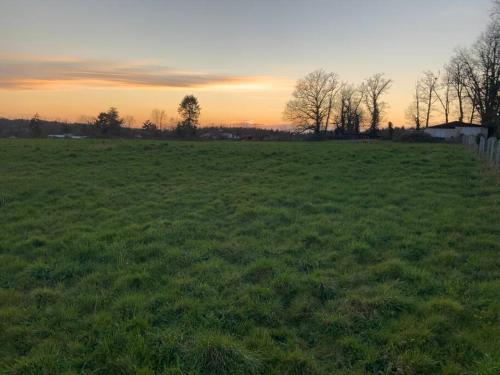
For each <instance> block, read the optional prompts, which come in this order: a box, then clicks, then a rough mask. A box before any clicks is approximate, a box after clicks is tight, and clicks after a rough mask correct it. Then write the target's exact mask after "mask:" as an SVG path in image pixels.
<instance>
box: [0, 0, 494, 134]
mask: <svg viewBox="0 0 500 375" xmlns="http://www.w3.org/2000/svg"><path fill="white" fill-rule="evenodd" d="M490 7H491V2H490V0H421V1H414V0H351V1H348V0H329V1H327V0H314V1H313V0H309V1H305V0H304V1H295V0H288V1H281V0H274V1H270V0H268V1H251V0H249V1H237V0H225V1H222V0H206V1H201V0H199V1H192V0H191V1H188V0H184V1H167V0H165V1H160V0H157V1H153V0H149V1H148V0H142V1H138V0H137V1H130V0H121V1H118V0H117V1H112V0H85V1H83V0H82V1H77V0H66V1H63V0H60V1H48V0H32V1H25V0H0V35H1V37H0V116H2V117H9V118H18V117H30V116H32V115H33V114H34V113H35V112H39V113H40V115H41V116H42V117H43V118H47V119H60V120H69V121H73V120H79V119H80V118H81V116H82V115H86V116H93V115H96V114H97V113H98V112H100V111H102V110H106V109H107V108H108V107H110V106H115V107H117V108H118V110H119V111H120V113H121V114H122V115H131V116H134V118H135V119H136V122H137V123H136V125H139V124H140V123H142V122H143V121H144V120H146V119H147V118H148V117H149V116H150V113H151V111H152V109H154V108H160V109H164V110H165V111H166V112H167V116H168V117H175V116H176V107H177V105H178V103H179V102H180V101H181V99H182V97H183V96H184V95H185V94H194V95H196V96H198V98H199V100H200V103H201V107H202V116H201V122H202V123H203V124H210V123H224V124H237V123H254V124H264V125H268V126H272V125H277V124H283V123H285V122H284V120H283V119H282V112H283V108H284V105H285V103H286V101H287V100H288V99H289V98H290V94H291V92H292V91H293V86H294V84H295V81H296V79H297V78H300V77H302V76H304V75H305V74H307V73H308V72H310V71H312V70H315V69H318V68H324V69H325V70H328V71H334V72H336V73H338V74H339V75H340V77H341V79H342V80H346V81H350V82H353V83H360V82H361V81H362V80H363V79H364V78H366V77H368V76H370V75H371V74H373V73H376V72H384V73H385V74H386V75H387V76H388V77H390V78H392V79H393V80H394V84H393V86H392V89H391V91H390V93H389V95H387V97H386V98H385V100H386V101H387V103H388V104H389V109H388V110H387V113H386V115H385V121H393V122H394V123H396V124H401V123H404V122H405V119H404V112H405V109H406V107H407V105H408V103H409V102H410V101H411V92H412V89H413V86H414V83H415V80H416V79H417V78H418V76H419V75H420V74H421V73H422V71H423V70H426V69H431V70H435V71H437V70H439V69H441V67H442V65H443V64H444V63H445V62H446V61H447V60H448V59H449V57H450V55H451V54H452V52H453V50H454V48H455V47H457V46H461V45H463V46H467V45H470V44H471V43H472V42H473V41H474V40H475V39H476V38H477V36H478V35H479V34H480V33H481V31H482V30H483V29H484V27H485V25H486V23H487V21H488V13H489V10H490Z"/></svg>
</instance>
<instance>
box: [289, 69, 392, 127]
mask: <svg viewBox="0 0 500 375" xmlns="http://www.w3.org/2000/svg"><path fill="white" fill-rule="evenodd" d="M391 84H392V80H391V79H389V78H386V77H385V76H384V74H383V73H378V74H374V75H373V76H371V77H369V78H367V79H365V80H364V81H363V83H361V84H360V85H358V86H355V85H353V84H351V83H348V82H341V81H340V79H339V76H338V74H336V73H333V72H327V71H325V70H323V69H319V70H316V71H314V72H312V73H309V74H308V75H306V76H305V77H304V78H301V79H299V80H298V81H297V84H296V86H295V90H294V91H293V93H292V99H291V100H290V101H289V102H288V103H287V104H286V107H285V110H284V113H283V118H284V119H285V120H286V121H290V122H292V123H293V124H295V125H296V128H297V131H298V132H301V133H303V132H313V133H314V134H315V135H317V136H319V135H322V134H323V135H324V134H327V133H328V132H329V131H331V130H332V129H333V130H332V131H333V132H334V133H335V134H337V135H359V134H360V133H361V128H362V126H363V124H365V123H367V124H368V133H369V134H370V136H373V137H375V136H377V135H378V133H379V127H380V122H381V120H382V114H383V112H384V110H385V108H386V107H387V104H386V103H385V102H384V101H383V100H382V97H383V96H384V95H385V94H386V93H387V91H388V90H389V89H390V87H391Z"/></svg>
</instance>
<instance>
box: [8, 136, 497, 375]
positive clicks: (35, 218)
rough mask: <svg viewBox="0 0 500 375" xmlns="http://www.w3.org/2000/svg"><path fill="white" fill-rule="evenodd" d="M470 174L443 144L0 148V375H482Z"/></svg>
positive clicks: (473, 167)
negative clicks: (91, 374)
mask: <svg viewBox="0 0 500 375" xmlns="http://www.w3.org/2000/svg"><path fill="white" fill-rule="evenodd" d="M483 168H484V167H483V166H482V165H481V163H479V162H478V161H476V160H475V158H474V157H473V155H471V154H470V153H469V152H468V151H467V150H465V149H463V148H461V147H460V146H457V145H447V144H393V143H348V142H345V143H336V142H331V143H314V144H312V143H229V142H210V143H188V142H168V143H165V142H152V141H119V140H114V141H106V140H102V141H96V140H85V141H70V140H61V141H59V140H58V141H50V140H0V343H1V345H0V372H1V373H6V374H58V373H61V374H66V373H93V374H331V373H335V374H483V375H486V374H498V373H499V371H500V352H499V348H500V340H499V337H500V325H499V320H498V318H499V315H498V312H499V301H500V295H499V290H500V283H499V270H500V267H499V259H500V258H499V256H498V255H499V251H500V225H499V223H500V206H499V199H500V188H499V185H498V181H497V180H496V179H495V177H494V176H492V175H490V174H489V172H488V171H486V170H485V169H483Z"/></svg>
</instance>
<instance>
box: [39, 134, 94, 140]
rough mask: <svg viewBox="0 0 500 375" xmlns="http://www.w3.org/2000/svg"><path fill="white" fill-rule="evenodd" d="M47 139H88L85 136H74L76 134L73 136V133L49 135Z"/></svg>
mask: <svg viewBox="0 0 500 375" xmlns="http://www.w3.org/2000/svg"><path fill="white" fill-rule="evenodd" d="M47 137H48V138H52V139H84V138H87V137H85V136H81V135H74V134H71V133H66V134H49V135H48V136H47Z"/></svg>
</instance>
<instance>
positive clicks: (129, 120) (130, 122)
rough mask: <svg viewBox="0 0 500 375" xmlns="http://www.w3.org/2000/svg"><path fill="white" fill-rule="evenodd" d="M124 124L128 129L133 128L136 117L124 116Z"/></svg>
mask: <svg viewBox="0 0 500 375" xmlns="http://www.w3.org/2000/svg"><path fill="white" fill-rule="evenodd" d="M123 123H124V124H125V126H126V127H127V128H131V127H133V126H134V124H135V118H134V116H130V115H127V116H123Z"/></svg>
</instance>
